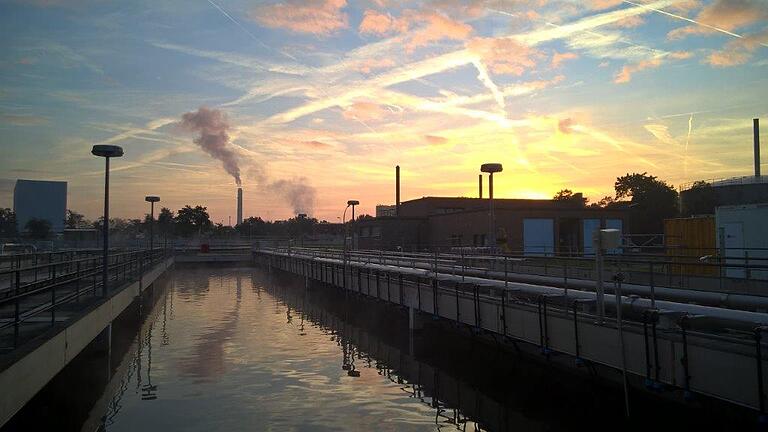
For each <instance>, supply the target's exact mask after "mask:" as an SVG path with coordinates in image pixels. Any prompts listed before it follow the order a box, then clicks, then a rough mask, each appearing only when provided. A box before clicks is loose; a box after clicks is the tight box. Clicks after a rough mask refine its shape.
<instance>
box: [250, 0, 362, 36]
mask: <svg viewBox="0 0 768 432" xmlns="http://www.w3.org/2000/svg"><path fill="white" fill-rule="evenodd" d="M346 5H347V2H346V0H304V1H296V0H294V1H288V2H286V3H278V4H271V5H263V6H259V7H257V8H255V9H253V10H252V11H251V12H250V13H249V17H250V18H251V19H253V20H254V21H256V22H258V23H259V24H261V25H263V26H265V27H271V28H279V29H286V30H290V31H292V32H296V33H310V34H313V35H317V36H328V35H330V34H332V33H335V32H337V31H339V30H342V29H344V28H347V27H348V26H349V17H348V16H347V14H346V12H343V10H342V9H344V7H346Z"/></svg>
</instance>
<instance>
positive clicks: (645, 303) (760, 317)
mask: <svg viewBox="0 0 768 432" xmlns="http://www.w3.org/2000/svg"><path fill="white" fill-rule="evenodd" d="M264 252H265V253H270V254H273V255H280V256H288V255H287V254H284V253H280V252H271V251H264ZM292 257H303V258H306V259H314V260H315V261H318V262H326V263H329V264H341V263H342V261H340V260H337V259H331V258H312V257H311V256H309V255H297V254H294V255H292ZM349 265H351V266H355V267H362V268H370V269H375V270H381V271H397V272H400V273H403V274H406V275H411V276H418V277H422V278H430V277H432V276H433V275H434V274H433V273H432V272H431V271H429V270H424V269H418V268H417V269H411V268H406V267H396V266H390V265H384V264H366V263H362V262H354V263H349ZM440 279H441V280H448V281H454V282H461V281H462V277H461V276H453V275H451V274H447V273H441V274H440ZM464 281H465V282H469V283H474V284H478V285H484V286H491V287H493V288H499V289H501V290H505V288H504V285H505V282H504V281H500V280H494V279H486V278H480V277H474V276H465V277H464ZM508 286H509V288H508V289H507V290H508V291H516V292H522V293H525V294H529V295H534V296H539V295H546V296H561V297H565V298H566V299H569V300H577V299H580V300H591V301H596V294H595V293H594V292H590V291H578V290H572V289H569V290H565V289H562V288H556V287H550V286H543V285H531V284H527V283H520V282H510V283H509V284H508ZM621 298H622V300H621V301H622V303H624V304H628V305H629V307H630V308H631V309H633V310H639V311H643V310H652V309H654V308H653V307H652V306H651V300H650V299H644V298H639V297H635V296H622V297H621ZM605 302H606V303H607V304H611V305H612V306H615V305H616V301H615V299H613V298H611V297H607V298H606V299H605ZM656 308H658V309H659V310H667V311H672V312H680V313H688V314H691V315H704V316H708V317H712V318H717V319H722V320H727V321H736V322H740V323H744V324H748V325H755V326H756V325H768V314H765V313H760V312H748V311H742V310H735V309H724V308H718V307H712V306H702V305H695V304H688V303H677V302H671V301H663V300H656Z"/></svg>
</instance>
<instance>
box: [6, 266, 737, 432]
mask: <svg viewBox="0 0 768 432" xmlns="http://www.w3.org/2000/svg"><path fill="white" fill-rule="evenodd" d="M144 300H145V301H144V302H142V304H143V306H141V307H139V306H136V307H133V309H130V310H128V311H126V313H124V315H128V318H127V319H126V317H122V318H121V319H122V321H130V322H132V323H133V324H130V325H119V324H117V323H116V324H115V325H113V330H112V335H113V336H112V344H111V347H112V348H111V352H112V354H111V356H104V355H102V356H101V357H99V356H98V355H95V356H93V355H90V354H87V353H85V354H83V355H81V357H86V358H85V359H83V360H82V361H79V362H78V361H76V362H73V363H80V366H78V367H79V369H80V372H72V375H73V376H75V378H73V379H70V378H66V377H62V378H57V380H56V381H57V383H56V384H55V385H53V386H52V387H56V388H58V390H49V391H44V392H41V393H42V395H41V396H40V397H39V398H38V399H40V400H39V401H38V402H36V403H33V404H30V407H29V408H27V409H25V410H26V412H25V413H24V414H23V415H22V416H19V417H22V418H20V419H19V420H18V423H17V427H16V429H13V428H12V430H38V429H40V428H39V427H38V426H41V423H44V422H45V421H48V422H49V424H53V425H58V427H56V429H57V430H69V429H74V430H77V429H81V430H83V431H87V432H93V431H97V430H106V431H155V430H158V431H176V430H183V431H213V430H216V431H219V430H221V431H235V430H257V431H258V430H274V431H286V430H295V431H326V430H349V431H368V430H383V431H387V430H391V431H421V430H425V431H434V430H462V431H474V430H526V431H528V430H574V429H580V428H582V427H589V428H590V429H591V430H642V431H646V430H651V429H655V428H657V427H658V426H659V425H660V424H664V425H665V428H677V430H684V429H686V428H709V427H715V428H716V427H719V426H724V425H726V424H730V426H734V424H733V423H725V422H724V419H723V418H720V416H719V415H718V414H717V413H718V412H719V407H718V406H714V407H709V408H706V407H704V409H702V407H699V408H698V409H697V410H696V411H691V410H690V409H687V408H685V409H683V408H682V407H681V406H680V405H674V404H669V403H661V402H659V401H658V400H656V399H649V398H647V397H646V396H643V394H642V393H641V392H633V396H632V409H633V410H634V411H633V412H634V415H633V416H632V418H631V419H626V418H625V417H624V416H623V407H624V404H623V398H622V392H621V389H620V388H618V387H617V386H615V385H607V384H606V383H605V380H603V379H597V378H595V377H594V376H592V375H591V374H589V373H588V371H584V373H581V374H576V375H574V374H573V373H572V372H567V373H566V372H564V371H563V370H562V369H561V368H560V369H559V368H557V367H555V366H553V365H551V364H548V363H546V362H542V361H531V360H530V359H527V358H526V357H524V356H521V355H518V354H515V353H514V350H512V349H511V348H510V349H507V350H499V349H496V348H494V347H493V346H489V345H488V344H485V343H477V342H476V340H475V339H474V338H472V337H469V336H468V335H467V334H466V331H464V332H465V335H464V336H459V333H461V332H460V331H459V330H460V329H457V330H456V331H451V330H450V329H446V328H444V327H434V326H431V325H430V326H427V327H426V328H425V330H424V332H422V333H421V334H420V335H419V336H418V337H415V338H410V337H409V332H408V330H407V318H406V315H405V314H404V313H403V312H402V311H399V310H397V309H392V308H387V307H385V306H383V305H381V304H376V303H375V302H373V301H361V300H355V299H354V298H352V297H350V298H347V297H345V296H344V294H342V293H341V292H339V291H338V290H336V289H333V288H329V287H313V288H312V289H309V290H307V289H304V286H303V284H302V283H301V281H300V280H299V279H296V278H288V277H285V276H283V277H279V276H278V275H271V276H270V275H267V274H266V273H264V272H262V271H260V270H258V269H252V268H188V267H181V266H179V267H177V268H176V269H175V270H174V271H173V272H172V273H171V275H170V277H169V278H168V279H167V280H166V281H164V282H161V283H156V286H155V287H154V289H152V290H149V292H148V293H146V294H145V299H144ZM93 345H94V346H95V347H96V348H98V346H99V341H98V340H97V341H94V344H93ZM102 346H104V345H102ZM96 351H98V349H96ZM107 359H109V360H107ZM104 363H107V364H106V365H105V364H104ZM99 371H102V372H101V373H103V374H104V376H105V377H106V376H109V377H110V378H109V379H108V380H107V379H106V378H104V379H103V380H102V384H100V385H99V386H88V387H89V389H88V390H86V389H84V388H82V383H83V382H86V381H84V380H83V379H82V377H83V376H85V377H88V378H91V379H92V380H93V379H97V376H98V375H99ZM105 371H109V372H105ZM78 373H79V374H80V375H79V376H78V375H77V374H78ZM62 375H67V374H62ZM71 382H76V383H80V384H79V385H80V386H81V387H80V388H78V384H71ZM103 383H106V384H103ZM102 385H103V387H102ZM72 389H75V390H77V392H78V393H75V394H76V395H78V396H79V397H78V396H74V397H73V404H74V400H76V399H79V400H80V402H79V403H80V404H81V405H83V404H86V405H85V410H84V412H83V414H82V415H74V416H73V414H72V413H73V412H74V411H73V409H72V408H68V407H67V403H66V401H64V400H62V396H61V394H63V395H64V396H63V397H64V398H67V397H69V396H70V395H73V393H72ZM88 391H90V393H91V394H92V395H91V396H88V397H85V394H86V393H87V392H88ZM57 392H58V393H57ZM94 401H95V402H94ZM41 407H42V408H41ZM40 413H43V414H40ZM67 415H69V417H70V418H71V419H70V424H71V427H70V426H66V427H64V426H63V425H64V423H59V420H57V419H61V418H65V417H64V416H67ZM710 415H712V416H714V417H715V418H714V419H712V418H710ZM81 417H82V418H81ZM41 418H45V419H46V420H44V421H42V422H41V420H40V419H41ZM721 421H723V423H718V422H721ZM75 425H77V426H75ZM737 429H741V427H737Z"/></svg>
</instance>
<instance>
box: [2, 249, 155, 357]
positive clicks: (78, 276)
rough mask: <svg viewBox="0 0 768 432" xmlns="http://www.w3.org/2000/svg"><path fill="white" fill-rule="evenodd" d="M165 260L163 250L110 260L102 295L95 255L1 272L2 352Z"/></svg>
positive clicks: (99, 265) (100, 267)
mask: <svg viewBox="0 0 768 432" xmlns="http://www.w3.org/2000/svg"><path fill="white" fill-rule="evenodd" d="M166 257H167V251H166V250H164V249H155V250H152V251H150V250H142V251H133V252H123V253H114V254H111V255H109V261H108V264H107V266H108V267H107V269H108V282H107V287H106V288H107V289H106V290H104V289H103V283H102V274H103V264H104V263H103V257H102V256H97V255H91V256H88V257H85V258H78V259H72V260H68V261H55V260H54V261H53V262H47V263H45V264H39V265H35V266H27V267H22V268H14V269H7V270H0V281H3V282H4V284H3V286H2V287H0V353H2V352H4V351H10V350H13V349H15V348H17V347H18V346H20V345H21V344H23V343H25V342H26V341H29V340H30V339H32V338H34V337H36V336H38V335H40V334H41V333H43V332H45V331H47V330H48V329H50V328H51V327H54V326H56V325H57V323H60V322H64V321H66V320H67V319H69V318H70V317H71V316H74V315H76V314H78V313H79V312H81V311H82V310H83V309H85V308H86V307H88V306H89V305H91V304H93V303H94V302H95V301H97V300H99V299H103V298H105V295H106V297H109V296H111V295H112V293H114V292H117V291H119V290H120V289H122V288H123V287H124V286H125V285H126V284H127V283H129V282H133V281H135V280H137V279H138V278H139V277H140V276H141V275H143V274H144V273H145V272H146V271H147V270H149V269H151V268H153V267H154V265H155V264H157V263H159V262H161V261H162V260H164V259H165V258H166Z"/></svg>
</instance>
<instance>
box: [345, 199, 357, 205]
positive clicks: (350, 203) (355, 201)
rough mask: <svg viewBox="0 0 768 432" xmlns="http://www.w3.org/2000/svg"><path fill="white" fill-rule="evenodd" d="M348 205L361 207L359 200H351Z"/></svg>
mask: <svg viewBox="0 0 768 432" xmlns="http://www.w3.org/2000/svg"><path fill="white" fill-rule="evenodd" d="M347 205H348V206H356V205H360V201H358V200H349V201H347Z"/></svg>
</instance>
